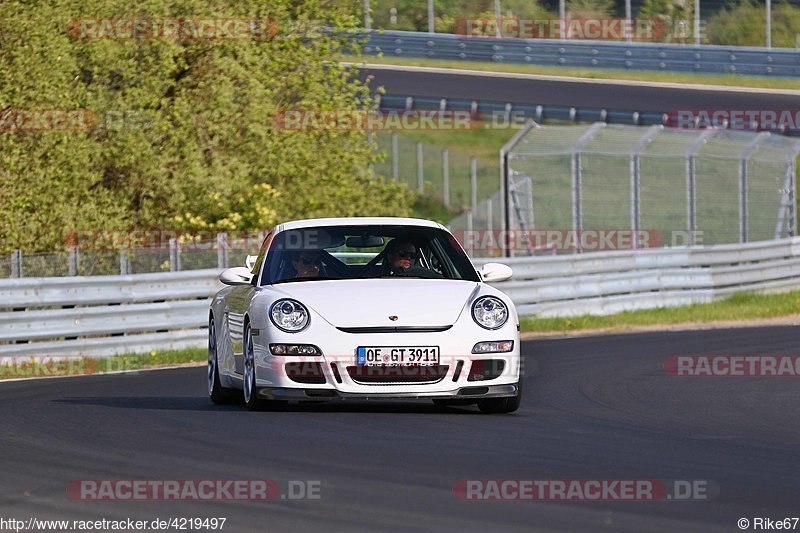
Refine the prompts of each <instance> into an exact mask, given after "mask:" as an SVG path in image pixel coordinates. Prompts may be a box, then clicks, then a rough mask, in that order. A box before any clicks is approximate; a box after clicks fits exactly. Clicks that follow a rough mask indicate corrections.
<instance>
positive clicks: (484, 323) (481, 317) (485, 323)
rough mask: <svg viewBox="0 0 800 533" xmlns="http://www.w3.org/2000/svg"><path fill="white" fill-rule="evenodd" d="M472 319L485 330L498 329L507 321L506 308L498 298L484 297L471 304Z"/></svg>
mask: <svg viewBox="0 0 800 533" xmlns="http://www.w3.org/2000/svg"><path fill="white" fill-rule="evenodd" d="M472 318H473V320H475V322H477V323H478V325H479V326H481V327H482V328H486V329H498V328H501V327H503V324H505V323H506V321H507V320H508V307H506V304H504V303H503V301H502V300H500V299H499V298H495V297H494V296H484V297H482V298H478V299H477V300H475V303H474V304H472Z"/></svg>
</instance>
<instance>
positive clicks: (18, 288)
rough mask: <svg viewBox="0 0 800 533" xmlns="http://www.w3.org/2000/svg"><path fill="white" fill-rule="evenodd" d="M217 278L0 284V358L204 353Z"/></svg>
mask: <svg viewBox="0 0 800 533" xmlns="http://www.w3.org/2000/svg"><path fill="white" fill-rule="evenodd" d="M218 274H219V270H218V269H205V270H189V271H183V272H165V273H158V274H132V275H127V276H91V277H90V276H81V277H70V278H22V279H8V280H0V355H79V354H80V355H95V356H107V355H113V354H122V353H146V352H150V351H151V350H165V349H171V350H172V349H181V348H187V347H199V346H203V345H204V343H205V342H206V335H207V333H206V325H207V317H208V307H209V303H210V298H211V297H212V296H213V295H214V294H215V293H216V292H217V291H218V290H220V289H221V288H222V287H223V285H222V284H221V283H220V282H219V281H218V279H217V276H218ZM3 343H7V344H3Z"/></svg>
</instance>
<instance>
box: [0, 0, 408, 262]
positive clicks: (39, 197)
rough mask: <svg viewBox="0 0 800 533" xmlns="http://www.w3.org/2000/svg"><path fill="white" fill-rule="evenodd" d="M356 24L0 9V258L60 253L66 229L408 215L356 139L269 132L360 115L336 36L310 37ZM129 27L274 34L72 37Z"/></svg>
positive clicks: (324, 11) (286, 16)
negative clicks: (223, 22) (329, 115)
mask: <svg viewBox="0 0 800 533" xmlns="http://www.w3.org/2000/svg"><path fill="white" fill-rule="evenodd" d="M89 6H90V7H89ZM350 11H351V7H350V6H348V7H337V6H336V4H333V3H330V2H326V1H325V0H294V1H291V0H274V1H270V2H263V1H260V0H237V1H236V2H233V1H212V2H208V1H201V0H175V1H173V2H168V3H167V2H161V1H160V0H142V1H140V2H138V3H137V4H136V7H135V8H132V7H131V4H130V3H129V2H123V1H122V0H97V1H95V2H93V3H92V4H91V5H90V4H86V3H85V2H84V1H82V0H51V1H48V2H44V1H42V2H27V1H21V0H7V1H6V2H3V3H0V112H3V110H5V113H4V115H0V145H2V146H3V151H2V153H0V252H1V253H7V252H8V251H9V250H11V249H14V248H23V249H25V250H26V251H38V250H53V249H57V248H60V247H61V246H62V245H63V240H62V239H63V234H64V232H65V231H69V232H72V231H86V230H95V229H98V228H102V229H117V230H132V229H146V228H172V229H193V228H207V229H263V228H265V227H267V226H269V225H271V224H274V223H275V222H277V221H280V220H284V219H290V218H302V217H313V216H334V215H341V216H348V215H369V214H375V215H378V214H380V215H391V214H395V215H405V214H407V213H408V211H409V207H410V204H411V202H412V198H411V196H410V194H409V193H408V192H407V191H406V190H405V189H404V188H402V187H398V186H396V185H393V184H391V183H388V182H385V181H384V180H382V179H380V178H376V177H373V176H371V175H370V173H369V171H368V163H369V162H370V161H372V160H373V159H374V157H375V149H374V146H370V144H369V143H368V142H367V136H366V135H365V133H364V132H363V131H359V130H354V131H333V130H326V131H312V132H304V131H286V130H282V129H280V128H277V127H276V126H275V125H274V124H273V116H274V115H275V114H276V113H279V112H281V111H283V110H286V109H303V110H314V111H319V110H350V109H354V108H355V107H356V106H357V105H358V102H367V103H368V102H369V91H368V89H367V87H366V86H365V84H364V83H363V82H362V81H360V80H359V79H358V78H357V77H355V76H353V75H352V72H349V71H348V70H346V69H345V67H342V66H339V65H338V63H336V62H332V61H331V60H332V59H333V58H334V56H335V54H336V53H338V52H340V51H341V50H342V49H343V48H346V47H347V46H348V45H346V44H345V39H346V38H345V37H344V36H341V34H337V35H340V36H331V35H327V34H324V33H321V32H320V31H319V29H320V28H321V27H323V26H330V27H333V28H335V29H339V30H344V32H346V31H347V30H350V29H353V28H356V27H358V26H359V25H360V20H359V19H358V17H356V16H354V15H352V14H351V13H350ZM130 17H134V18H136V19H137V20H165V19H175V18H178V17H184V18H214V19H221V18H225V19H230V18H236V19H245V20H256V19H257V20H264V19H272V20H274V21H276V23H277V25H278V28H279V29H278V31H277V33H276V34H275V35H274V36H272V38H269V39H250V38H247V39H213V40H203V39H195V40H179V39H169V38H159V39H85V38H81V36H80V33H79V32H76V31H75V30H76V22H75V21H77V20H80V19H87V18H88V19H101V18H103V19H120V18H130ZM77 24H78V27H79V24H80V23H77ZM311 37H313V39H311ZM355 48H356V49H355V50H354V51H356V52H357V51H358V50H357V46H356V47H355ZM81 109H85V110H89V113H90V115H87V116H90V117H95V118H96V121H97V122H96V124H89V126H90V127H89V128H88V129H86V130H81V129H78V130H74V129H67V130H60V131H41V130H35V129H26V128H21V127H20V125H21V123H20V122H19V121H14V120H13V118H11V119H10V118H9V117H14V116H15V115H14V113H18V112H19V111H25V110H28V111H30V110H68V111H69V110H81ZM3 117H5V118H3Z"/></svg>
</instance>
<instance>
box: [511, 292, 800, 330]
mask: <svg viewBox="0 0 800 533" xmlns="http://www.w3.org/2000/svg"><path fill="white" fill-rule="evenodd" d="M798 313H800V291H793V292H786V293H782V294H756V293H741V294H735V295H733V296H730V297H728V298H726V299H724V300H720V301H718V302H713V303H708V304H695V305H687V306H682V307H670V308H660V309H650V310H644V311H626V312H624V313H619V314H616V315H609V316H588V315H586V316H580V317H575V318H523V319H522V320H521V329H522V331H523V332H524V333H532V332H535V333H571V332H575V331H581V330H593V329H607V328H613V329H619V330H625V329H630V328H634V327H638V326H667V325H675V324H702V323H709V322H720V321H744V320H756V319H767V318H776V317H782V316H789V315H796V314H798Z"/></svg>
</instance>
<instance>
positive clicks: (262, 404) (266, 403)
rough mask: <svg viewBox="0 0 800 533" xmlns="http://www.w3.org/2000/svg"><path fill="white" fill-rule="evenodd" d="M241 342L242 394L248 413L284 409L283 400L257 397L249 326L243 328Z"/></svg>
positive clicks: (284, 403) (251, 337)
mask: <svg viewBox="0 0 800 533" xmlns="http://www.w3.org/2000/svg"><path fill="white" fill-rule="evenodd" d="M243 340H244V347H243V349H244V375H243V376H242V392H243V394H244V404H245V405H246V406H247V409H249V410H250V411H264V410H268V411H278V410H281V409H284V408H285V407H286V405H287V403H288V402H286V401H285V400H262V399H260V398H259V397H258V387H257V386H256V365H255V353H254V351H253V334H252V332H251V329H250V324H246V325H245V327H244V339H243Z"/></svg>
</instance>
